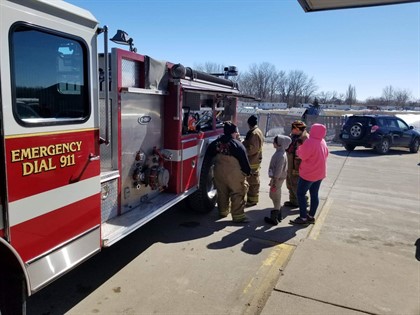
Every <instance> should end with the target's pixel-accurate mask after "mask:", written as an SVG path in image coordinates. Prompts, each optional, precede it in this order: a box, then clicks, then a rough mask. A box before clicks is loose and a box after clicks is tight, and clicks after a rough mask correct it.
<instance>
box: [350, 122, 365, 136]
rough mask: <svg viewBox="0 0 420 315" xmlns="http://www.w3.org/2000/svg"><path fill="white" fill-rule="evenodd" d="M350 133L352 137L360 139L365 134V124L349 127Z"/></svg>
mask: <svg viewBox="0 0 420 315" xmlns="http://www.w3.org/2000/svg"><path fill="white" fill-rule="evenodd" d="M349 133H350V137H351V138H352V139H360V138H361V137H362V136H363V125H362V124H361V123H356V124H354V125H352V126H351V127H350V129H349Z"/></svg>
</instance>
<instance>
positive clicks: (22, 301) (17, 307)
mask: <svg viewBox="0 0 420 315" xmlns="http://www.w3.org/2000/svg"><path fill="white" fill-rule="evenodd" d="M3 276H4V277H3ZM0 277H2V281H1V284H0V315H9V314H13V315H25V314H26V288H25V284H24V281H23V278H22V276H12V275H7V276H5V275H4V274H2V275H0ZM4 280H5V281H4Z"/></svg>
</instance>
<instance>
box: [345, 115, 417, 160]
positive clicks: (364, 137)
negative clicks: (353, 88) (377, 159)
mask: <svg viewBox="0 0 420 315" xmlns="http://www.w3.org/2000/svg"><path fill="white" fill-rule="evenodd" d="M340 140H341V142H342V143H343V145H344V147H345V148H346V150H347V151H353V150H354V148H355V147H357V146H363V147H366V148H373V149H374V150H375V151H376V152H378V153H380V154H386V153H387V152H388V151H389V149H390V148H391V147H405V148H409V149H410V152H412V153H416V152H418V150H419V143H420V132H419V131H417V130H415V129H414V128H413V126H409V125H408V124H407V123H406V122H405V121H403V120H402V119H401V118H398V117H395V116H387V115H353V116H350V117H349V118H348V119H347V121H346V122H345V124H344V126H343V128H342V129H341V132H340Z"/></svg>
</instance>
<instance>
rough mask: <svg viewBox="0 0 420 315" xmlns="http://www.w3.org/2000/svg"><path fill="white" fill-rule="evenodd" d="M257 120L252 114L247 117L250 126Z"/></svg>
mask: <svg viewBox="0 0 420 315" xmlns="http://www.w3.org/2000/svg"><path fill="white" fill-rule="evenodd" d="M257 122H258V118H257V116H255V115H252V116H250V117H249V118H248V124H249V125H250V126H252V127H254V126H255V125H256V124H257Z"/></svg>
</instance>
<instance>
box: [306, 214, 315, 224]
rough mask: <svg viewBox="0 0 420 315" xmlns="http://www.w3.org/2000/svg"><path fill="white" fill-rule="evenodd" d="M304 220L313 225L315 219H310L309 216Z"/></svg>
mask: <svg viewBox="0 0 420 315" xmlns="http://www.w3.org/2000/svg"><path fill="white" fill-rule="evenodd" d="M306 220H307V221H308V223H309V224H315V218H314V217H311V216H309V215H308V216H307V218H306Z"/></svg>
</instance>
